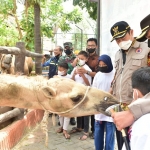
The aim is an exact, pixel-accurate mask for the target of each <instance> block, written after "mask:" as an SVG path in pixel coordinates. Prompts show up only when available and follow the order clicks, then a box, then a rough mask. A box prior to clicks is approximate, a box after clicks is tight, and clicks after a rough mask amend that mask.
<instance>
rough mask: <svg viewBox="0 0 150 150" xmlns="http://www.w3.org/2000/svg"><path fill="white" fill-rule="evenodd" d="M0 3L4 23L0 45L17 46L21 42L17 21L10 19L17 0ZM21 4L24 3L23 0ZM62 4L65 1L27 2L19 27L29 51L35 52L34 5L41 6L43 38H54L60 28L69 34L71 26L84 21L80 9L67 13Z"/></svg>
mask: <svg viewBox="0 0 150 150" xmlns="http://www.w3.org/2000/svg"><path fill="white" fill-rule="evenodd" d="M16 1H17V0H16ZM0 2H1V9H0V23H1V22H3V24H2V23H1V24H0V31H1V35H0V36H1V39H0V41H1V42H0V45H8V46H11V45H12V44H13V45H15V42H17V41H18V40H19V34H18V31H17V30H18V28H17V23H16V20H15V19H13V20H12V21H10V19H8V17H10V16H12V18H13V17H14V15H15V7H14V2H15V0H0ZM18 2H19V0H18ZM20 3H22V1H21V0H20ZM62 3H63V0H26V1H25V4H24V5H25V7H26V8H27V9H25V10H24V12H23V13H22V17H21V20H19V25H20V28H21V32H22V34H23V38H22V39H21V40H22V41H24V42H25V43H26V48H27V49H29V50H31V51H34V26H35V25H36V24H34V4H39V5H40V11H41V18H40V19H41V36H45V37H49V38H53V37H54V35H55V33H56V32H57V30H58V28H60V29H61V30H62V31H63V32H68V31H69V30H70V29H71V27H70V25H71V24H76V23H79V22H80V21H82V14H81V13H80V12H79V11H78V9H74V10H72V11H71V12H69V13H67V12H65V10H63V7H62ZM4 22H7V23H4ZM9 22H10V23H9ZM12 22H13V23H12ZM8 39H9V40H8ZM10 40H11V41H10Z"/></svg>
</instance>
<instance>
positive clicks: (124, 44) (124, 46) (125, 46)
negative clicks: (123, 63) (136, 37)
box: [119, 40, 132, 50]
mask: <svg viewBox="0 0 150 150" xmlns="http://www.w3.org/2000/svg"><path fill="white" fill-rule="evenodd" d="M131 44H132V41H131V40H128V41H122V42H120V43H119V47H120V48H121V49H123V50H128V49H129V47H130V46H131Z"/></svg>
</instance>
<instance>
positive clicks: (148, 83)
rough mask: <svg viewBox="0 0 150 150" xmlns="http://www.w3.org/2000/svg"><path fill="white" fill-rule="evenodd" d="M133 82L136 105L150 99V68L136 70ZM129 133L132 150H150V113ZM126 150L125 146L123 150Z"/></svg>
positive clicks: (131, 128)
mask: <svg viewBox="0 0 150 150" xmlns="http://www.w3.org/2000/svg"><path fill="white" fill-rule="evenodd" d="M131 81H132V88H133V99H134V100H133V101H134V103H137V104H138V101H139V100H140V101H141V100H143V101H145V100H146V99H150V67H145V68H140V69H138V70H136V71H135V72H134V73H133V74H132V77H131ZM141 111H142V110H141ZM128 133H129V139H130V145H131V150H150V113H148V114H146V115H143V116H142V117H140V118H139V119H138V120H136V121H135V122H134V123H133V125H132V126H131V127H130V129H129V131H128ZM125 149H126V148H125V145H124V146H123V148H122V150H125Z"/></svg>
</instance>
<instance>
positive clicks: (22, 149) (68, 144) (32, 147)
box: [13, 117, 117, 150]
mask: <svg viewBox="0 0 150 150" xmlns="http://www.w3.org/2000/svg"><path fill="white" fill-rule="evenodd" d="M56 122H58V119H56ZM58 127H59V126H58V125H56V126H55V127H54V126H53V125H52V119H51V117H49V125H48V130H49V133H48V135H49V141H48V148H47V147H46V146H45V143H44V142H45V134H44V133H43V131H42V129H41V128H40V125H37V126H36V128H35V129H34V130H33V131H32V132H31V133H29V134H28V135H27V136H26V137H24V138H23V139H22V140H21V141H20V142H19V143H18V144H17V145H16V146H15V147H14V148H13V150H94V140H93V139H90V138H88V139H87V140H84V141H80V140H79V137H80V136H81V135H82V133H75V134H71V139H69V140H66V139H65V138H64V136H63V135H62V134H57V133H56V130H57V129H58ZM72 127H73V126H71V125H70V126H69V130H71V128H72ZM115 150H117V148H115Z"/></svg>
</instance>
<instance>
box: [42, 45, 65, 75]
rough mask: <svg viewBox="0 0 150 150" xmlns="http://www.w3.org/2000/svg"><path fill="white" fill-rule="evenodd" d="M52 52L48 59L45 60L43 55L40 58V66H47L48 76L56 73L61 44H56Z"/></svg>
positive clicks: (61, 49) (61, 50)
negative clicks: (52, 54)
mask: <svg viewBox="0 0 150 150" xmlns="http://www.w3.org/2000/svg"><path fill="white" fill-rule="evenodd" d="M53 52H54V56H53V57H51V58H50V59H49V60H48V61H46V57H45V55H44V56H43V59H42V67H46V66H49V73H48V76H49V78H52V77H53V76H54V75H57V65H58V60H59V58H60V57H61V55H62V52H63V48H62V47H61V46H56V47H55V49H54V50H53ZM45 61H46V62H45Z"/></svg>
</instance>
